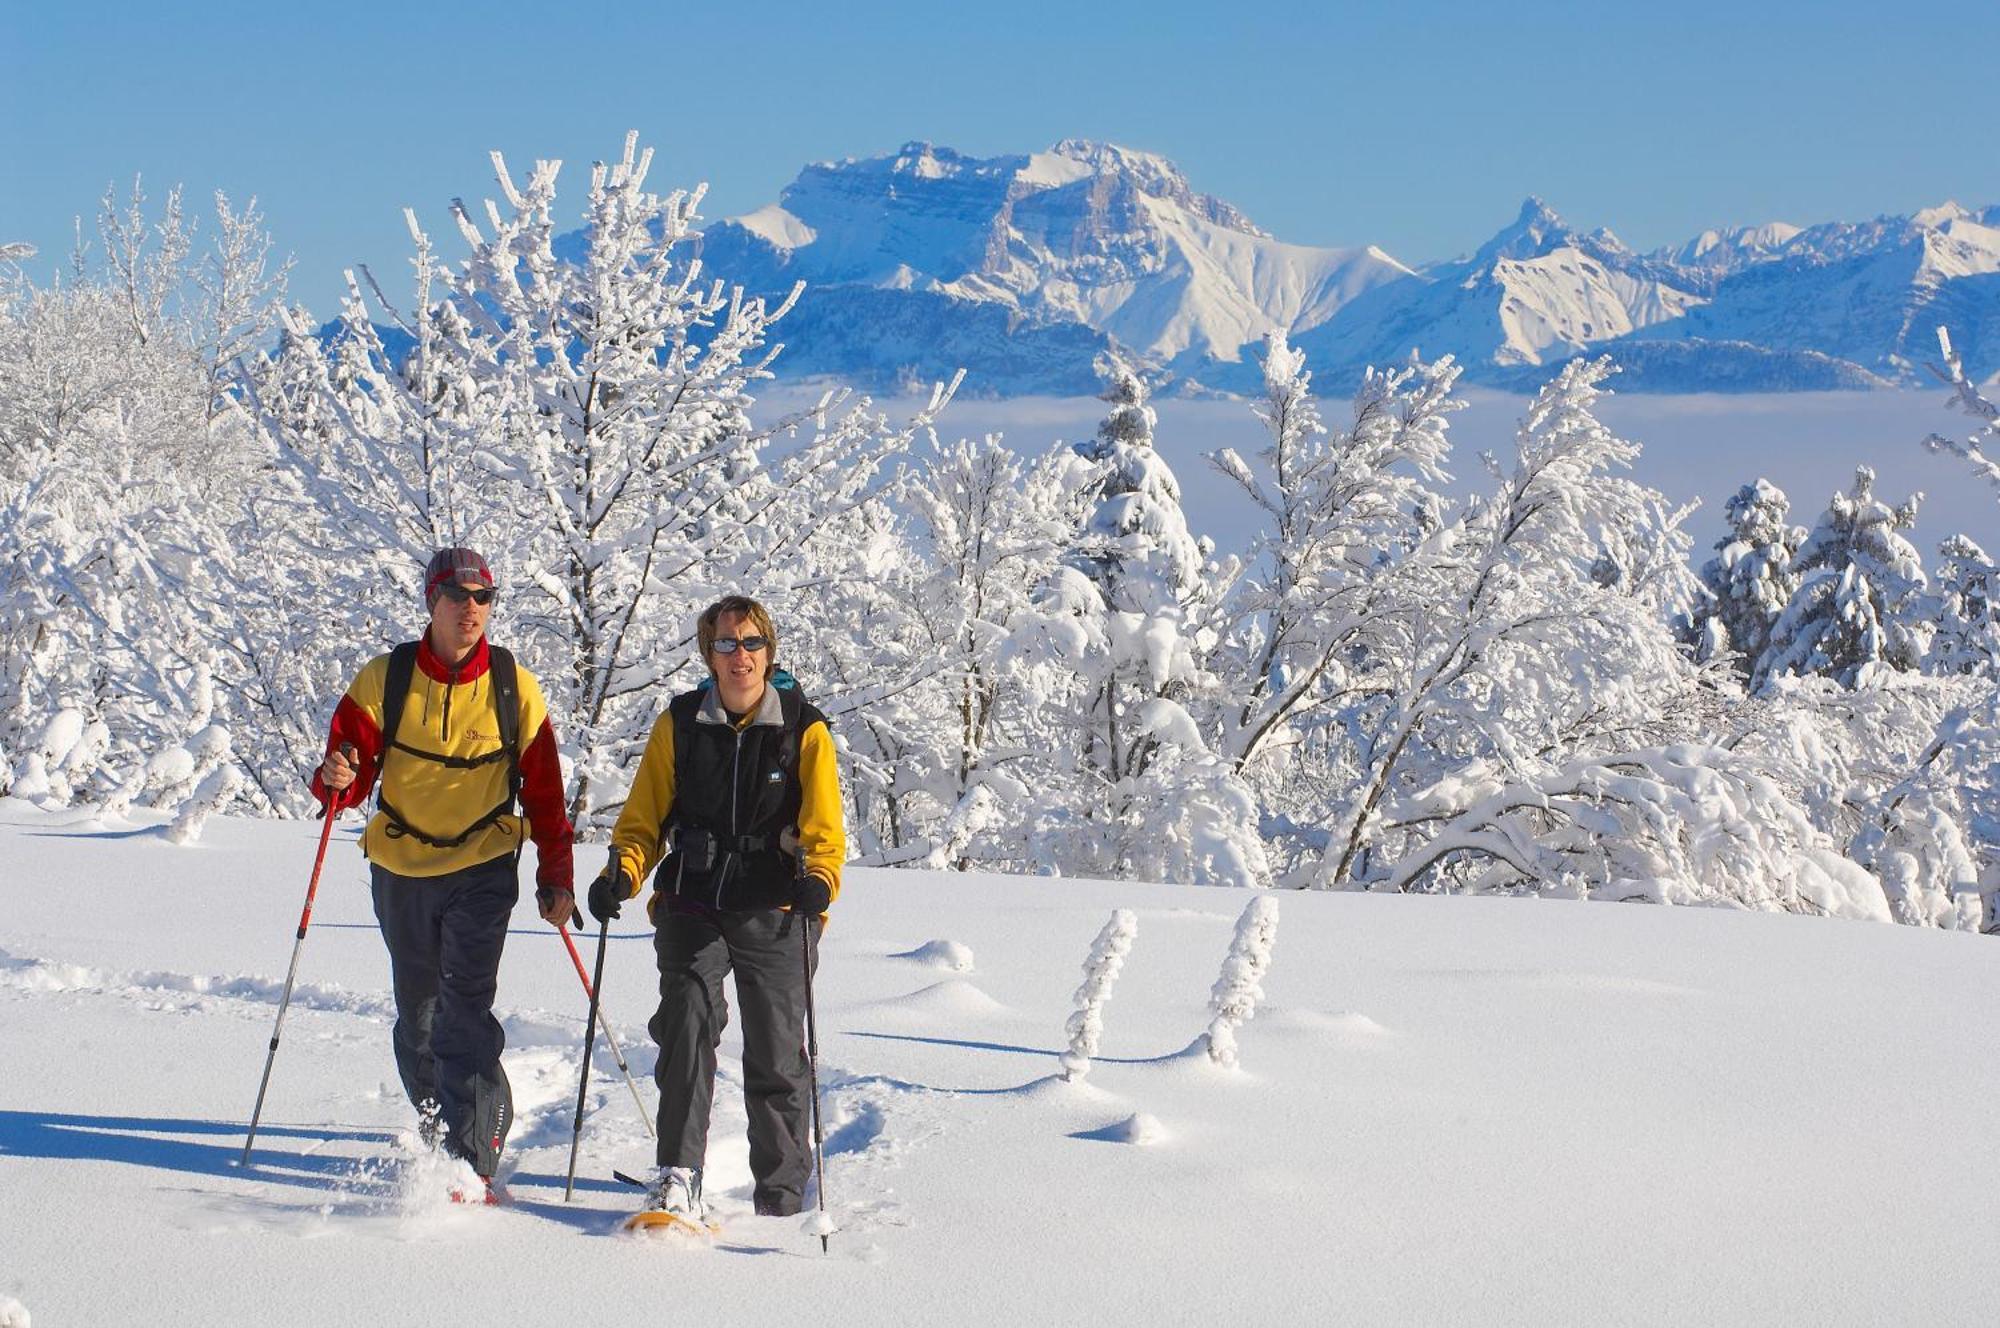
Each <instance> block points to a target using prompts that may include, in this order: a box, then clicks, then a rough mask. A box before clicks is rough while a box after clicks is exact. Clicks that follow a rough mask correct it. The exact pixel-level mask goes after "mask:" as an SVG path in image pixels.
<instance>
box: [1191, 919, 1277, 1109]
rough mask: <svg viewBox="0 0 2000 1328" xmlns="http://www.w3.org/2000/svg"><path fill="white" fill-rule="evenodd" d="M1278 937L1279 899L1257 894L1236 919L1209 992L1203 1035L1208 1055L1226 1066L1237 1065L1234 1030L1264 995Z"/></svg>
mask: <svg viewBox="0 0 2000 1328" xmlns="http://www.w3.org/2000/svg"><path fill="white" fill-rule="evenodd" d="M1277 939H1278V901H1277V899H1276V898H1275V897H1274V896H1272V895H1268V894H1259V895H1257V896H1256V897H1255V898H1254V899H1252V900H1251V901H1250V904H1249V907H1247V908H1245V909H1244V910H1243V912H1242V914H1241V916H1239V917H1238V918H1237V919H1236V934H1235V935H1234V936H1233V937H1231V938H1230V942H1229V954H1228V955H1227V956H1226V957H1225V958H1224V959H1223V961H1222V972H1221V974H1220V975H1218V976H1217V978H1216V979H1215V986H1214V988H1213V989H1212V990H1211V991H1210V992H1209V997H1208V1009H1209V1014H1210V1015H1211V1016H1212V1017H1211V1018H1210V1020H1209V1023H1208V1034H1207V1038H1206V1042H1207V1048H1208V1058H1209V1059H1210V1060H1211V1061H1214V1062H1215V1063H1216V1064H1217V1065H1220V1066H1223V1067H1224V1068H1226V1069H1233V1068H1235V1066H1236V1030H1237V1029H1239V1028H1241V1027H1242V1026H1243V1025H1244V1024H1245V1023H1246V1022H1247V1021H1249V1020H1250V1019H1252V1018H1254V1017H1255V1016H1256V1014H1257V1003H1258V1002H1259V1001H1261V1000H1263V999H1264V988H1263V981H1264V974H1265V973H1266V972H1267V971H1268V970H1269V969H1270V967H1271V947H1272V946H1273V945H1274V944H1275V943H1276V942H1277Z"/></svg>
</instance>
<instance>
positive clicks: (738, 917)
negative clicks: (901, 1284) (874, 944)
mask: <svg viewBox="0 0 2000 1328" xmlns="http://www.w3.org/2000/svg"><path fill="white" fill-rule="evenodd" d="M697 636H698V640H699V642H700V646H701V654H702V659H703V660H704V661H705V662H706V663H707V665H708V669H709V677H708V678H707V679H706V680H705V681H704V682H703V683H702V685H701V686H700V687H698V688H697V689H695V690H694V691H692V692H687V693H684V694H683V695H680V696H677V697H675V698H674V699H673V701H672V702H671V703H670V704H669V705H668V707H667V711H666V713H665V714H663V715H661V716H660V718H659V720H658V721H657V722H656V723H655V724H654V725H653V732H652V737H651V738H650V739H649V740H648V742H647V744H646V754H645V756H644V758H643V759H642V760H641V761H640V764H639V773H638V776H637V778H636V779H635V780H634V781H633V785H632V791H631V794H630V796H628V797H627V798H626V800H625V809H624V811H623V812H622V813H621V814H620V815H619V817H618V826H617V829H616V830H615V831H614V832H613V835H612V848H611V861H610V863H609V865H608V866H606V868H605V870H604V872H603V873H602V874H601V875H599V876H598V878H597V880H596V881H595V882H594V883H593V884H592V885H591V887H590V911H591V913H592V915H593V916H595V917H597V918H598V919H599V920H600V921H606V920H609V919H610V918H614V917H617V916H618V914H619V906H620V904H621V903H622V902H623V901H624V900H626V899H630V898H632V897H633V896H634V895H636V894H637V893H638V891H639V883H640V882H641V881H643V880H644V879H645V878H646V874H647V873H648V872H651V871H655V870H656V869H657V873H658V874H657V876H656V877H655V880H654V895H653V899H652V902H651V904H650V905H649V909H650V912H651V914H652V919H653V922H654V925H655V928H656V931H655V934H654V939H653V948H654V953H655V956H656V958H657V960H658V963H659V970H660V1008H659V1010H658V1012H657V1013H656V1014H654V1016H653V1020H652V1024H651V1029H652V1034H653V1040H654V1041H655V1042H657V1043H658V1044H659V1047H660V1056H659V1062H658V1069H657V1071H656V1078H657V1079H658V1082H659V1086H660V1120H659V1126H660V1130H659V1153H658V1162H659V1170H658V1172H657V1173H656V1175H655V1178H654V1181H653V1185H652V1188H651V1192H650V1193H649V1194H648V1196H647V1206H648V1207H649V1208H652V1209H657V1210H661V1211H664V1212H669V1213H673V1214H675V1215H676V1216H680V1217H684V1218H689V1219H692V1220H696V1221H699V1220H701V1218H702V1215H703V1212H704V1208H703V1204H702V1199H701V1169H702V1162H703V1158H704V1157H705V1155H706V1153H707V1151H708V1122H709V1109H710V1106H711V1104H712V1102H713V1099H714V1094H715V1049H716V1046H717V1045H718V1044H719V1043H720V1042H721V1040H722V1030H723V1026H724V1025H725V1024H726V1023H727V1022H728V1019H729V1006H728V1003H727V1000H726V998H725V997H724V995H723V990H722V983H723V978H724V977H725V976H727V975H728V974H729V973H731V972H732V971H733V972H734V973H735V975H736V997H737V1001H738V1003H739V1005H740V1006H741V1008H742V1017H743V1096H744V1101H745V1106H746V1107H747V1109H748V1112H749V1117H750V1131H749V1133H750V1170H751V1173H752V1175H753V1177H754V1179H755V1182H756V1183H755V1188H754V1191H753V1193H752V1201H753V1203H754V1204H755V1207H756V1210H757V1211H758V1212H759V1213H764V1214H773V1215H779V1216H783V1215H788V1214H792V1213H796V1212H798V1211H799V1209H800V1207H801V1206H802V1204H803V1202H804V1196H805V1185H806V1178H807V1177H808V1176H809V1175H810V1174H811V1171H812V1151H811V1147H810V1142H809V1141H810V1138H811V1136H810V1133H809V1126H810V1123H811V1118H810V1115H809V1112H810V1109H811V1103H810V1096H809V1094H810V1090H809V1088H808V1082H807V1075H808V1072H807V1065H806V1056H805V1047H804V1043H805V1003H806V982H807V977H806V962H805V961H804V960H803V958H802V955H804V954H810V955H811V961H810V962H811V963H812V964H813V965H814V966H817V963H818V958H819V956H818V953H817V946H816V944H815V940H814V937H815V933H816V932H817V930H818V928H820V927H822V926H824V925H825V914H826V911H827V907H828V906H829V905H830V904H831V903H832V902H833V900H834V899H835V898H836V897H837V896H838V895H839V894H840V865H841V863H842V862H843V861H844V860H845V859H846V857H847V839H846V835H845V833H844V832H843V830H842V828H841V809H840V781H839V774H838V771H837V769H836V766H835V760H834V747H833V737H832V734H831V733H830V732H829V731H828V729H827V723H826V717H825V716H824V715H822V714H821V713H820V712H819V711H818V710H817V709H815V708H814V707H813V706H812V705H811V704H810V703H808V702H807V701H806V700H805V699H804V697H803V696H801V695H800V694H799V691H798V688H797V686H796V684H794V683H792V682H791V680H790V678H789V676H788V675H785V674H783V673H781V672H780V671H779V670H778V668H777V653H778V634H777V630H776V628H775V627H773V625H772V623H771V615H770V614H769V613H768V612H767V611H766V610H765V608H764V606H763V605H761V604H759V603H758V602H757V601H755V600H753V599H749V598H747V597H744V596H740V595H732V596H730V597H729V598H726V599H723V600H720V601H718V602H717V603H715V604H712V605H710V606H709V607H708V608H707V609H706V610H705V611H703V613H702V615H701V618H700V621H699V623H698V624H697ZM801 929H803V934H801Z"/></svg>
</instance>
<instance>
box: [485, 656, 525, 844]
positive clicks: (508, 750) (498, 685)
mask: <svg viewBox="0 0 2000 1328" xmlns="http://www.w3.org/2000/svg"><path fill="white" fill-rule="evenodd" d="M486 658H487V663H486V670H487V672H488V673H489V674H491V675H492V677H493V712H494V713H493V718H494V721H495V723H497V724H498V725H499V728H500V750H501V752H502V753H503V754H504V755H505V757H506V761H507V802H508V805H509V806H512V804H513V802H514V800H515V799H516V798H518V797H520V796H521V681H520V673H519V670H518V669H517V668H516V666H515V664H514V652H513V651H511V650H508V649H506V648H505V647H502V646H496V645H491V644H489V645H488V646H487V647H486Z"/></svg>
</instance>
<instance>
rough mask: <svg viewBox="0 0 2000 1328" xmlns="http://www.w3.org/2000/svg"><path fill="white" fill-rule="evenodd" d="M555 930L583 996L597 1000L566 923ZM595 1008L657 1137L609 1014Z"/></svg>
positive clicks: (642, 1116)
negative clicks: (573, 966)
mask: <svg viewBox="0 0 2000 1328" xmlns="http://www.w3.org/2000/svg"><path fill="white" fill-rule="evenodd" d="M556 931H557V932H558V933H559V934H560V935H561V936H562V938H563V944H564V945H566V946H568V947H569V961H570V963H572V964H575V965H576V975H577V977H578V978H579V979H580V980H581V981H582V982H583V994H584V998H585V999H586V1000H589V1001H592V1002H595V1001H596V1000H597V992H596V989H595V988H593V987H592V986H591V985H590V974H588V973H586V972H584V970H583V956H582V955H580V954H578V953H577V952H576V942H575V941H573V940H571V939H570V934H569V926H568V924H567V923H562V922H558V923H557V924H556ZM596 1008H597V1011H598V1014H599V1017H600V1020H601V1022H602V1024H603V1028H604V1040H605V1041H606V1042H608V1043H610V1044H611V1057H612V1059H613V1060H615V1061H617V1062H618V1068H619V1070H620V1071H622V1072H623V1073H624V1075H625V1086H626V1087H627V1088H629V1089H631V1090H632V1102H633V1104H634V1105H635V1106H637V1107H638V1108H639V1119H640V1120H642V1121H644V1122H646V1133H647V1134H648V1135H649V1136H651V1137H652V1138H655V1139H657V1138H659V1137H660V1136H659V1133H658V1131H656V1130H655V1129H654V1128H653V1115H652V1113H651V1112H649V1111H647V1110H646V1099H644V1098H642V1097H640V1096H639V1085H638V1083H637V1082H636V1081H635V1080H634V1079H633V1078H632V1069H631V1067H630V1066H628V1065H626V1064H625V1049H624V1048H623V1047H620V1046H619V1045H618V1038H617V1036H616V1035H615V1034H613V1033H612V1031H611V1016H610V1015H609V1014H606V1013H605V1012H604V1007H603V1006H601V1005H599V1006H597V1007H596Z"/></svg>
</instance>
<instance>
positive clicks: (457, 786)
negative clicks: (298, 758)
mask: <svg viewBox="0 0 2000 1328" xmlns="http://www.w3.org/2000/svg"><path fill="white" fill-rule="evenodd" d="M490 660H491V654H490V652H489V651H488V650H487V647H486V638H485V637H481V638H480V639H479V644H478V645H476V646H474V647H473V649H472V653H471V654H470V655H468V656H467V657H466V658H465V660H464V662H463V663H461V664H459V665H458V666H457V667H456V668H453V667H452V666H451V665H449V664H447V663H445V662H444V660H442V659H441V658H439V657H438V655H437V654H436V652H434V651H433V650H432V649H431V643H430V640H429V638H428V637H426V638H425V639H424V640H423V642H422V643H421V644H420V645H419V646H418V647H417V667H416V668H415V669H414V670H413V671H412V672H411V675H410V690H409V693H408V694H407V697H406V699H405V700H404V702H403V715H402V719H401V721H400V723H399V724H398V732H397V734H396V741H397V742H398V743H399V744H401V745H402V746H405V747H414V748H417V749H418V750H420V751H425V752H430V753H434V754H436V755H438V756H443V757H450V758H454V759H456V760H460V761H470V760H474V759H476V758H479V757H482V756H490V754H491V753H493V752H497V751H499V750H500V733H499V725H498V724H497V723H496V722H495V716H494V710H493V681H492V676H491V672H490V670H489V668H488V665H489V662H490ZM515 675H516V677H517V678H518V680H519V681H518V690H519V692H520V720H521V726H520V733H521V735H522V737H521V810H522V811H523V812H525V813H526V815H525V817H523V816H511V815H510V816H501V817H499V818H498V819H496V820H495V821H494V822H493V823H492V824H491V825H488V826H486V827H485V828H483V829H481V830H479V831H477V832H475V833H474V834H472V835H471V836H470V837H469V838H467V839H466V841H465V842H464V843H462V844H458V845H455V846H453V847H450V848H439V847H434V846H432V845H429V844H425V843H424V842H422V841H421V840H419V839H417V838H414V837H412V836H409V835H399V834H395V833H393V832H392V828H391V822H390V819H389V818H388V817H387V816H385V815H383V813H382V812H380V811H377V812H376V813H375V815H374V816H373V817H371V818H370V819H369V822H368V828H367V830H366V831H365V832H364V833H363V835H362V840H361V844H362V851H363V852H365V853H366V854H367V855H368V858H369V860H370V861H371V862H375V863H378V864H380V865H381V866H382V867H384V868H386V869H387V870H389V871H392V872H395V873H396V874H397V875H399V876H443V875H446V874H447V873H450V872H455V871H458V870H460V869H461V868H465V867H473V866H477V865H478V864H480V863H482V862H491V861H492V860H493V859H495V858H497V857H500V856H502V855H503V854H508V853H513V852H516V851H518V850H519V848H520V847H521V842H522V836H523V835H524V834H525V835H526V836H527V837H529V838H532V839H533V840H534V841H535V857H536V871H535V881H536V883H537V884H538V885H543V886H549V887H553V888H555V889H559V890H569V889H573V888H574V879H575V877H574V871H573V867H572V865H571V840H572V839H573V837H574V836H573V833H572V831H571V829H570V823H569V810H568V807H567V806H566V805H565V800H564V797H563V779H562V763H561V761H560V760H559V759H558V757H557V755H556V736H555V730H554V728H553V727H552V726H551V725H550V723H549V715H548V705H547V703H546V702H545V701H544V700H543V698H542V688H541V684H540V683H539V682H538V681H536V679H535V675H534V674H532V673H530V672H528V670H527V669H525V668H521V667H519V666H518V665H517V666H516V668H515ZM388 680H389V657H388V656H387V655H378V656H376V657H375V658H374V659H371V660H369V661H368V663H367V664H366V665H365V666H363V668H362V670H361V672H360V673H359V674H358V675H357V676H356V677H355V679H354V681H353V683H352V684H350V685H349V686H348V689H347V694H346V695H345V696H343V697H341V698H340V704H339V706H337V707H336V708H335V709H334V712H333V723H332V725H331V728H330V731H329V732H328V734H327V741H326V749H327V751H328V752H329V753H331V752H334V751H336V750H338V749H339V748H340V746H341V745H342V744H343V743H352V744H353V745H354V746H355V748H356V749H358V751H359V753H360V757H361V771H360V773H359V774H358V775H357V776H356V778H355V780H354V782H353V783H352V784H349V785H348V786H347V787H346V788H345V789H343V790H341V791H340V793H339V794H337V795H335V796H336V804H335V805H336V806H337V807H358V806H360V805H361V804H362V803H363V802H365V801H367V799H368V794H369V792H370V790H371V789H373V787H374V785H375V780H376V777H377V775H378V774H379V775H380V776H381V779H382V787H383V791H384V793H385V794H386V796H387V797H388V800H389V801H390V803H392V804H393V805H394V806H395V807H396V808H397V809H398V810H399V811H400V812H401V813H402V814H403V815H404V816H406V817H408V818H409V819H410V821H411V823H412V824H414V825H416V826H418V827H420V828H421V829H422V830H423V831H424V832H425V833H427V834H430V835H432V836H435V837H438V838H450V837H452V836H454V835H456V834H458V833H459V832H461V831H462V830H464V829H465V828H466V827H467V826H470V825H472V824H473V823H474V822H476V821H477V820H479V818H480V817H481V816H484V815H485V814H486V813H487V812H488V811H490V810H491V809H492V808H493V807H495V806H497V805H498V804H499V803H500V802H501V801H502V800H503V799H505V798H506V796H507V763H506V762H505V761H493V760H489V761H488V762H487V763H486V764H483V765H474V766H471V767H469V768H464V767H454V766H448V765H442V764H440V763H438V762H436V761H427V760H425V759H424V758H423V757H421V756H415V755H412V754H411V753H409V752H405V751H391V752H390V753H389V755H388V759H387V762H386V764H385V762H384V760H383V749H384V746H385V744H384V742H383V738H382V709H383V708H382V701H383V691H384V689H385V688H386V687H387V685H388ZM312 790H313V795H314V796H315V797H317V798H319V799H320V800H321V801H322V802H324V801H325V800H326V798H327V796H328V791H327V789H326V786H325V785H324V784H322V783H321V782H320V776H319V772H318V771H314V772H313V777H312Z"/></svg>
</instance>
